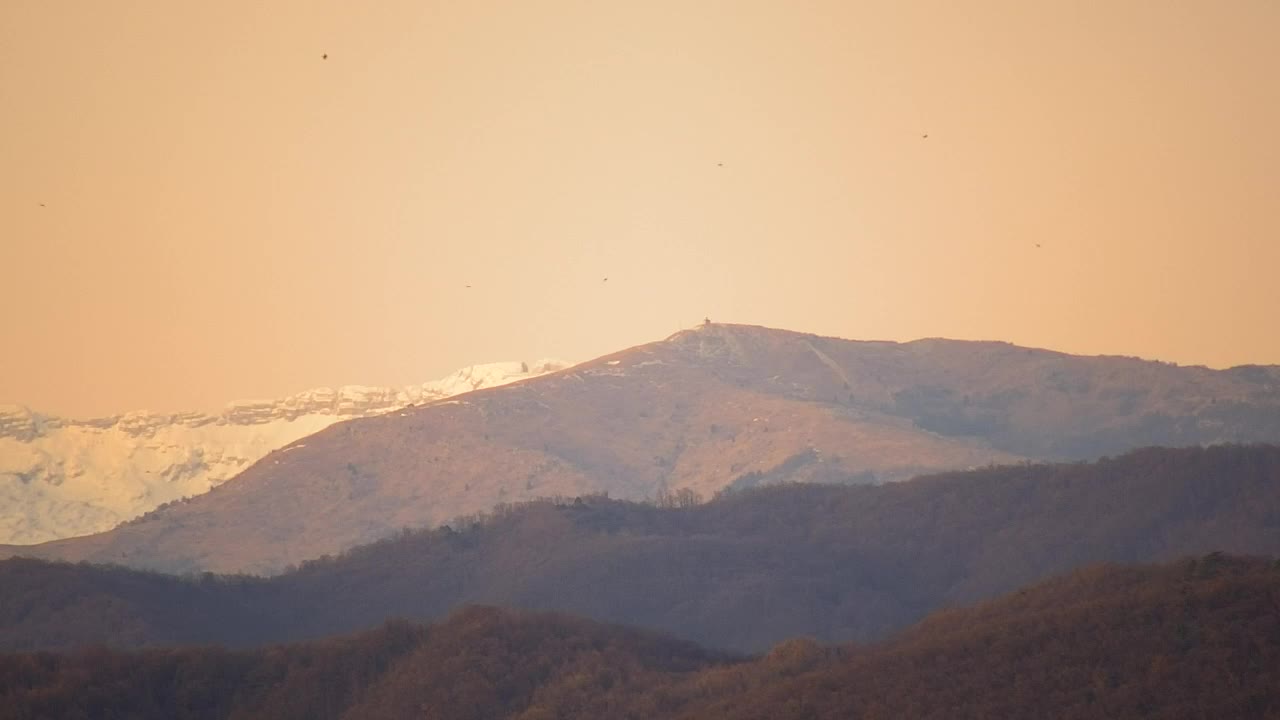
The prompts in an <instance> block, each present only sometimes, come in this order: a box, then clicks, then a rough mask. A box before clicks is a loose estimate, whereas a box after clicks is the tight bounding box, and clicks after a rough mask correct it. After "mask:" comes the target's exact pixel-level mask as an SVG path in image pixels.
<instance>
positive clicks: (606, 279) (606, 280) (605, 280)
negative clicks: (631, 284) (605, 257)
mask: <svg viewBox="0 0 1280 720" xmlns="http://www.w3.org/2000/svg"><path fill="white" fill-rule="evenodd" d="M600 282H609V278H605V279H603V280H601V281H600Z"/></svg>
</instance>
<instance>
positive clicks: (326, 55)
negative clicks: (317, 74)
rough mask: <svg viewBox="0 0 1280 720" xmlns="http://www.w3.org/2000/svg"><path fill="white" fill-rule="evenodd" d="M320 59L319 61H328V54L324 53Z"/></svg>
mask: <svg viewBox="0 0 1280 720" xmlns="http://www.w3.org/2000/svg"><path fill="white" fill-rule="evenodd" d="M320 59H321V60H328V59H329V53H325V54H323V55H321V56H320Z"/></svg>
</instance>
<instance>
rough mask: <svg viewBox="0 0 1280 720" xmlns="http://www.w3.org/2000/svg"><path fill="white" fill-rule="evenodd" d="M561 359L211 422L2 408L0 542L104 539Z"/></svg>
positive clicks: (345, 393) (195, 417)
mask: <svg viewBox="0 0 1280 720" xmlns="http://www.w3.org/2000/svg"><path fill="white" fill-rule="evenodd" d="M568 365H569V364H568V363H565V362H562V361H559V360H539V361H538V362H535V363H523V362H502V363H490V364H484V365H473V366H471V367H467V368H463V369H462V370H458V371H457V372H455V373H453V374H452V375H449V376H448V377H446V378H442V379H440V380H436V381H433V382H427V383H423V384H422V385H414V386H409V387H405V388H401V389H396V388H385V387H366V386H361V385H347V386H344V387H341V388H338V389H336V390H335V389H331V388H317V389H314V390H308V391H306V392H303V393H299V394H297V395H294V396H292V397H287V398H284V399H280V400H262V401H239V402H234V403H231V404H229V405H227V407H226V408H225V409H224V410H223V411H222V412H221V413H217V414H204V413H195V412H190V413H175V414H157V413H151V412H146V411H137V412H130V413H126V414H123V415H117V416H114V417H107V418H101V419H96V420H68V419H64V418H59V417H52V416H49V415H42V414H40V413H37V412H33V411H32V410H30V409H28V408H26V407H23V406H18V405H0V544H13V545H26V544H33V543H39V542H45V541H47V540H56V539H58V538H64V537H74V536H77V535H86V534H89V533H95V532H100V531H102V530H108V529H110V528H112V527H114V526H116V525H118V524H119V523H121V522H124V521H126V520H130V519H132V518H135V517H137V516H139V515H141V514H143V513H145V512H147V511H149V510H152V509H154V508H156V507H157V506H159V505H162V504H164V503H167V502H171V501H173V500H179V499H181V498H184V497H190V496H193V495H199V494H202V493H206V492H208V491H209V490H210V489H212V488H214V487H216V486H218V485H220V484H222V483H223V482H225V481H226V480H228V479H230V478H231V477H233V476H234V475H236V474H237V473H239V472H240V471H241V470H243V469H244V468H246V467H248V466H249V465H251V464H252V463H253V462H254V461H256V460H258V459H259V458H261V457H263V456H264V455H266V454H267V453H269V452H271V451H272V450H274V449H276V448H279V447H282V446H284V445H287V444H289V443H291V442H293V441H295V440H297V439H299V438H302V437H305V436H307V435H310V434H312V433H314V432H317V431H319V430H321V429H323V428H325V427H328V426H329V425H332V424H333V423H335V422H338V421H341V420H348V419H351V418H358V417H367V416H370V415H379V414H382V413H387V412H391V411H393V410H398V409H400V408H404V407H407V406H409V405H421V404H425V403H431V402H434V401H438V400H441V399H444V398H448V397H450V396H453V395H457V394H460V393H464V392H470V391H472V390H478V389H481V388H486V387H495V386H498V385H505V384H507V383H511V382H516V381H518V380H524V379H527V378H531V377H536V376H538V375H542V374H545V373H548V372H554V371H556V370H560V369H563V368H565V367H568Z"/></svg>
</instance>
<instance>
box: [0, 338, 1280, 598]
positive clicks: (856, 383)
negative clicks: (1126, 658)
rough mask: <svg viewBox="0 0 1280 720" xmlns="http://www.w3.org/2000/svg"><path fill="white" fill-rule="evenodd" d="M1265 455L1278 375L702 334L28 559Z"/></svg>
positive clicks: (127, 556) (1005, 348) (349, 437)
mask: <svg viewBox="0 0 1280 720" xmlns="http://www.w3.org/2000/svg"><path fill="white" fill-rule="evenodd" d="M1266 441H1280V368H1274V367H1258V366H1250V367H1243V368H1235V369H1232V370H1222V371H1218V370H1210V369H1207V368H1202V367H1185V368H1184V367H1177V366H1174V365H1170V364H1166V363H1160V362H1150V361H1142V360H1137V359H1133V358H1115V357H1079V356H1072V355H1066V354H1062V353H1055V352H1049V351H1045V350H1033V349H1028V348H1019V347H1015V346H1012V345H1008V344H1004V343H989V342H963V341H948V340H921V341H916V342H911V343H903V344H899V343H889V342H855V341H848V340H839V339H835V338H821V337H817V336H814V335H805V334H800V333H793V332H786V331H781V330H771V329H767V328H758V327H749V326H737V325H712V324H708V325H705V326H703V327H701V328H699V329H697V330H692V331H685V332H681V333H678V334H676V335H674V336H672V337H671V338H669V339H667V340H665V341H662V342H657V343H652V344H649V345H643V346H640V347H637V348H632V349H630V350H626V351H623V352H620V353H616V354H614V355H609V356H606V357H602V358H599V359H597V360H593V361H591V362H587V363H584V364H582V365H578V366H576V367H574V368H571V369H569V370H565V371H563V372H559V373H553V374H551V375H548V376H545V377H542V378H537V379H533V380H530V381H527V382H523V383H519V384H516V385H509V386H505V387H501V388H493V389H488V390H481V391H477V392H473V393H468V394H466V395H463V396H458V397H455V398H453V399H450V400H446V401H443V402H438V403H433V404H431V405H428V406H425V407H421V406H420V407H416V408H409V409H405V410H402V411H399V412H396V413H391V414H384V415H381V416H377V417H371V418H363V419H358V420H351V421H347V422H343V423H338V424H335V425H332V426H330V427H328V428H326V429H324V430H322V431H320V432H318V433H316V434H314V435H312V436H309V437H308V438H307V439H306V441H305V443H299V444H297V445H294V446H291V447H289V448H286V449H285V450H284V451H280V452H277V453H273V454H271V455H269V456H267V457H265V458H263V459H262V460H260V461H259V462H257V463H256V464H254V465H253V466H252V467H250V468H248V469H247V470H245V471H244V472H243V473H242V474H241V475H239V476H237V478H236V479H235V480H234V481H233V482H229V483H225V484H224V485H222V486H220V487H218V488H216V489H215V490H214V491H212V492H210V493H208V494H205V495H202V496H200V497H197V498H194V499H192V500H191V501H189V502H185V503H179V504H176V505H172V506H170V507H167V508H165V509H163V510H161V511H157V512H154V513H152V514H150V515H148V516H145V517H143V518H140V519H138V520H136V521H134V522H132V523H130V524H128V525H125V526H122V527H119V528H116V529H114V530H112V531H110V532H108V533H102V534H98V535H92V536H87V537H84V538H77V539H73V540H61V541H55V542H52V543H46V544H43V545H37V546H32V547H30V548H24V549H22V550H21V552H22V553H23V554H29V555H32V556H37V557H45V558H60V559H69V560H91V561H96V562H115V563H124V564H128V565H131V566H135V567H141V568H156V569H163V570H167V571H179V572H182V571H190V570H217V571H248V572H256V573H273V572H278V571H280V570H281V569H283V568H284V567H286V566H287V565H289V564H292V563H298V562H301V561H303V560H307V559H311V558H315V557H318V556H321V555H324V554H332V553H336V552H341V551H342V550H344V549H346V548H349V547H352V546H354V545H357V544H360V543H362V542H368V541H371V540H374V539H377V538H379V537H384V536H386V535H388V534H390V533H393V532H395V531H397V530H399V529H401V528H405V527H421V526H431V525H438V524H440V523H445V522H449V521H450V520H451V519H452V518H454V517H457V516H459V515H465V514H471V513H476V512H484V511H486V510H488V509H489V508H490V507H492V506H493V505H494V504H495V503H500V502H515V501H523V500H527V499H532V498H536V497H550V496H555V495H561V496H567V497H574V496H579V495H584V494H591V493H608V494H610V495H611V496H613V497H619V498H624V499H641V498H655V497H658V496H659V495H662V494H673V493H684V494H685V495H686V496H689V497H696V496H700V497H703V498H707V497H711V496H712V495H714V494H716V493H717V492H720V491H722V490H724V489H726V488H742V487H748V486H751V485H757V484H770V483H775V482H779V481H783V480H795V481H826V482H860V483H869V482H884V481H888V480H900V479H905V478H908V477H911V476H913V475H917V474H920V473H925V472H931V471H938V470H945V469H952V468H967V467H975V466H984V465H988V464H991V463H1007V462H1015V461H1018V460H1020V459H1028V458H1030V459H1082V458H1088V457H1095V456H1097V455H1102V454H1108V453H1114V452H1120V451H1123V450H1125V449H1128V448H1132V447H1137V446H1144V445H1151V444H1163V445H1196V444H1211V443H1222V442H1266ZM10 552H14V551H13V550H11V551H10Z"/></svg>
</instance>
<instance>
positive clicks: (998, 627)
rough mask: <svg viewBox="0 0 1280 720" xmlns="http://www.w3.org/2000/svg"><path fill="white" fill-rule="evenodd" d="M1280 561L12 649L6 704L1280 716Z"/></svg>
mask: <svg viewBox="0 0 1280 720" xmlns="http://www.w3.org/2000/svg"><path fill="white" fill-rule="evenodd" d="M1277 607H1280V567H1277V566H1276V565H1275V564H1274V563H1271V562H1264V561H1259V560H1249V559H1239V558H1233V557H1229V556H1222V555H1217V554H1214V555H1209V556H1204V557H1201V558H1198V559H1190V560H1183V561H1179V562H1175V563H1172V564H1169V565H1164V566H1154V567H1152V566H1138V567H1133V566H1103V567H1093V568H1089V569H1085V570H1081V571H1078V572H1075V573H1072V574H1070V575H1068V576H1065V577H1059V578H1056V579H1054V580H1051V581H1049V582H1046V583H1043V584H1040V585H1038V586H1034V587H1031V588H1027V589H1024V590H1022V591H1019V592H1018V593H1016V594H1013V595H1010V596H1007V597H1004V598H1001V599H998V600H995V601H991V602H988V603H985V604H982V605H979V606H976V607H971V608H966V609H960V610H950V611H946V612H943V613H939V614H936V615H934V616H932V617H930V618H929V619H927V620H926V621H924V622H923V623H921V624H919V625H917V626H916V627H914V628H912V629H910V630H908V631H907V632H905V633H903V634H901V635H899V636H898V637H896V638H893V639H891V640H888V641H886V642H884V643H881V644H877V645H871V646H862V647H859V646H844V647H834V648H822V647H819V646H818V645H816V644H814V643H813V642H812V641H807V640H790V641H787V642H784V643H781V644H779V645H777V646H775V647H774V648H773V649H772V650H771V651H770V652H769V653H768V654H766V655H764V656H761V657H758V658H754V659H741V658H731V657H726V656H723V655H718V654H715V653H710V652H707V651H704V650H700V649H698V648H697V647H696V646H692V645H689V644H686V643H682V642H679V641H675V640H670V639H667V638H663V637H660V636H654V635H649V634H646V633H642V632H637V631H634V630H628V629H624V628H620V627H615V626H606V625H599V624H595V623H591V622H587V621H584V620H581V619H576V618H571V617H565V616H562V615H552V614H529V613H517V612H512V611H507V610H499V609H495V608H485V607H473V608H468V609H465V610H462V611H460V612H457V613H455V614H453V615H452V616H451V617H449V618H448V619H446V620H444V621H443V622H441V623H440V624H438V625H434V626H431V627H425V628H424V627H419V626H415V625H412V624H408V623H403V622H394V623H390V624H387V625H385V626H383V627H382V628H379V629H377V630H373V631H369V632H366V633H363V634H360V635H357V636H351V637H344V638H335V639H329V640H325V641H320V642H313V643H306V644H301V645H292V646H276V647H272V648H267V649H263V650H257V651H227V650H222V649H214V648H184V649H165V650H146V651H135V652H130V653H124V652H118V651H109V650H105V649H100V648H99V649H91V650H87V651H81V652H78V653H71V654H65V655H55V654H39V655H0V699H3V702H0V720H9V719H13V720H17V719H18V718H31V717H60V718H72V717H95V718H97V717H131V718H138V719H139V720H146V719H148V718H157V719H159V718H165V719H166V720H167V719H168V718H177V717H181V718H192V719H196V718H200V719H203V718H209V719H213V718H237V719H245V720H247V719H249V718H272V720H288V719H289V718H308V719H311V718H316V719H321V720H325V719H329V718H336V719H341V718H360V720H382V719H383V718H386V719H387V720H390V719H392V718H404V717H416V716H423V715H425V716H427V717H442V718H450V719H451V720H469V719H474V720H482V719H483V720H494V719H504V718H510V719H512V720H549V719H551V718H555V719H558V720H578V719H579V718H581V719H583V720H586V719H587V718H591V719H594V718H601V717H609V718H617V719H619V720H630V719H634V720H640V719H645V720H661V719H664V718H668V719H671V720H676V719H688V720H693V719H695V718H696V719H698V720H748V719H751V720H755V719H759V720H765V719H769V720H790V719H796V720H799V719H801V718H816V719H822V718H847V717H863V718H873V719H874V718H901V719H903V720H929V719H931V718H989V717H1055V718H1067V719H1071V720H1092V719H1094V718H1097V719H1102V718H1116V717H1159V718H1168V719H1170V720H1174V719H1181V718H1188V719H1190V718H1204V717H1215V718H1226V717H1236V718H1243V717H1250V718H1274V717H1278V716H1280V676H1277V675H1276V672H1275V668H1276V667H1278V666H1280V612H1277Z"/></svg>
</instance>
